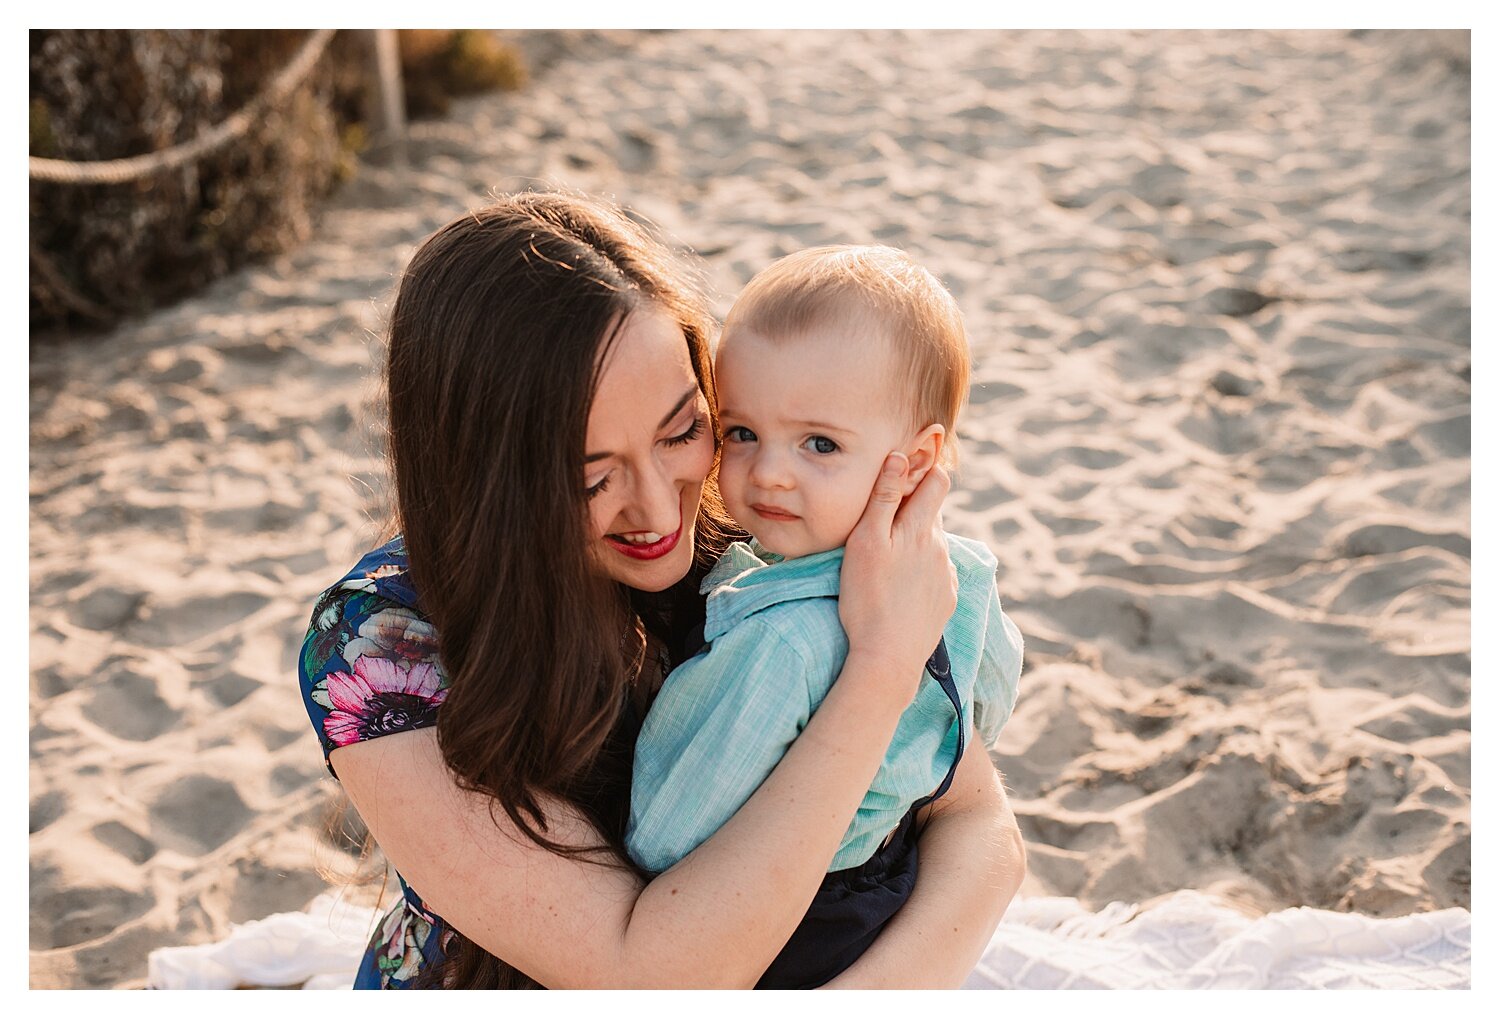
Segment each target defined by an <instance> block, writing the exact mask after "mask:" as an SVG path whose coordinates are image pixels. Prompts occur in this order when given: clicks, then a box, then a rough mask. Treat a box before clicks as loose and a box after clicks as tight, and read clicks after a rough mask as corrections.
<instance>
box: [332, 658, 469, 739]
mask: <svg viewBox="0 0 1500 1019" xmlns="http://www.w3.org/2000/svg"><path fill="white" fill-rule="evenodd" d="M324 682H325V684H326V685H325V688H324V690H323V693H324V695H325V696H326V698H327V700H328V703H329V704H330V705H331V707H332V710H331V711H330V712H329V714H328V717H327V718H325V719H323V731H324V732H325V733H327V734H328V738H329V740H330V741H331V742H332V743H333V745H334V746H336V747H343V746H348V745H349V744H350V743H358V742H359V741H360V740H366V739H374V738H376V737H379V736H384V735H386V734H388V733H393V732H405V731H406V730H408V729H418V728H421V727H422V726H425V725H431V724H432V723H433V720H434V719H435V717H436V715H437V708H438V705H439V704H441V703H443V700H444V699H445V698H446V697H447V696H448V691H447V690H445V689H443V686H442V676H441V675H440V674H439V673H438V670H437V669H436V668H435V667H434V666H433V665H432V664H431V663H429V662H418V663H416V664H414V665H411V666H404V665H401V664H399V663H397V662H393V661H391V660H390V659H387V658H363V657H362V658H358V659H355V662H354V673H353V674H352V675H351V674H349V673H347V672H330V673H329V674H328V678H327V680H325V681H324Z"/></svg>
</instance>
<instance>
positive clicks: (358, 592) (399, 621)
mask: <svg viewBox="0 0 1500 1019" xmlns="http://www.w3.org/2000/svg"><path fill="white" fill-rule="evenodd" d="M400 541H401V539H400V538H396V539H393V540H392V541H390V542H388V543H387V544H385V545H382V546H381V547H380V548H378V549H376V550H375V551H373V552H371V553H369V554H368V555H366V556H365V557H364V558H363V559H361V560H360V561H359V563H358V564H357V565H356V566H355V567H354V569H352V570H350V571H349V573H348V574H346V575H345V576H344V578H343V579H342V580H340V581H339V582H338V583H336V584H334V585H333V586H332V587H330V588H328V590H326V591H324V592H323V594H322V595H321V596H320V597H319V598H318V602H317V605H316V606H315V607H314V608H313V616H312V624H311V625H310V626H309V627H308V631H307V635H306V637H305V638H303V642H302V658H301V662H300V673H301V676H300V678H301V681H302V698H303V703H304V705H305V706H306V708H307V714H308V717H309V718H310V719H311V721H312V725H313V729H314V731H315V732H317V734H318V739H319V741H320V742H321V743H322V744H323V762H324V764H325V765H327V766H328V770H329V773H330V774H333V766H332V765H331V764H328V756H329V754H331V753H333V751H334V750H336V749H338V748H339V747H342V746H348V745H349V744H351V743H358V742H360V741H361V740H367V739H376V738H378V737H381V736H387V735H390V734H391V733H393V732H406V731H408V730H411V729H421V728H425V727H427V726H430V725H436V724H437V711H438V707H439V705H441V704H442V703H443V699H444V698H445V697H446V696H447V691H448V677H447V676H446V675H445V674H444V672H443V667H442V663H441V662H440V661H439V660H438V654H437V634H436V632H435V631H434V630H433V628H432V624H431V623H429V622H428V621H427V619H426V617H424V616H423V615H422V614H421V611H420V609H419V608H418V606H417V598H416V592H415V591H414V590H413V589H412V587H411V585H410V582H409V580H408V578H407V574H406V553H405V550H404V549H403V548H402V547H401V544H400ZM334 777H335V778H337V777H338V776H337V775H336V774H335V775H334Z"/></svg>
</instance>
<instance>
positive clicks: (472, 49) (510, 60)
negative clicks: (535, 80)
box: [399, 29, 526, 118]
mask: <svg viewBox="0 0 1500 1019" xmlns="http://www.w3.org/2000/svg"><path fill="white" fill-rule="evenodd" d="M399 38H400V43H401V77H402V81H403V82H404V83H405V86H406V88H405V93H406V113H407V116H409V117H412V118H418V117H441V116H443V115H444V114H446V113H447V112H448V106H449V102H450V100H451V99H452V98H453V97H454V96H466V95H474V94H476V93H479V92H489V91H493V90H495V89H504V90H507V91H508V90H513V89H518V88H520V87H521V86H522V85H524V84H526V65H525V63H524V62H523V61H522V59H521V55H520V53H519V52H517V50H516V49H515V48H514V47H512V46H507V45H506V44H505V43H503V42H501V41H500V40H499V39H497V38H496V37H495V36H494V34H493V33H491V32H486V31H480V30H477V29H402V30H401V33H400V36H399Z"/></svg>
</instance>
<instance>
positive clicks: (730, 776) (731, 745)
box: [625, 619, 812, 873]
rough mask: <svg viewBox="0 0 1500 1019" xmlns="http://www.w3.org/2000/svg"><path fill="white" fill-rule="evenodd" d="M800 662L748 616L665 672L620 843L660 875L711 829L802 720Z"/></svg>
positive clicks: (766, 769)
mask: <svg viewBox="0 0 1500 1019" xmlns="http://www.w3.org/2000/svg"><path fill="white" fill-rule="evenodd" d="M806 675H807V667H806V664H805V662H804V661H803V659H802V656H801V655H800V654H798V652H797V650H796V649H795V648H794V647H792V646H791V645H790V644H789V643H787V641H786V639H785V638H784V637H782V636H781V635H780V634H779V633H777V632H776V631H775V630H774V629H773V628H771V627H769V626H766V625H765V624H763V623H762V622H760V621H759V620H757V619H749V620H746V621H745V622H743V623H741V624H740V625H738V626H736V627H734V628H733V629H732V630H730V631H729V632H728V633H725V634H723V635H722V636H720V637H719V638H718V639H717V640H716V641H714V643H713V645H712V646H711V647H710V648H709V650H708V651H707V652H705V653H703V654H701V655H698V656H697V657H695V658H692V659H689V660H688V661H686V662H684V663H683V664H682V665H680V666H678V667H677V668H676V669H674V670H673V671H672V674H671V675H670V676H668V677H667V680H666V682H665V683H664V684H663V685H662V688H661V692H660V693H658V694H657V695H656V700H655V702H654V703H653V704H652V705H651V711H650V713H649V714H648V715H647V716H646V722H645V724H644V725H643V726H642V727H641V735H640V738H639V739H638V740H637V741H636V753H635V767H634V774H633V776H632V781H631V788H630V825H629V828H628V830H627V832H626V837H625V845H626V849H627V850H628V851H629V853H630V856H631V858H632V859H633V860H635V862H636V863H637V864H639V865H640V866H642V867H644V868H646V869H647V870H649V871H651V872H653V873H660V872H661V871H664V870H666V869H667V868H669V867H671V866H672V865H673V864H675V863H676V862H677V861H678V860H680V859H682V858H683V857H684V856H686V855H687V854H688V853H690V852H692V851H693V850H694V849H696V848H697V847H698V846H699V845H700V844H701V843H702V842H704V841H705V840H706V839H708V837H709V836H711V835H712V834H713V833H714V832H716V831H718V830H719V828H720V826H722V825H723V824H724V823H725V822H726V821H728V820H729V819H730V818H731V817H733V816H734V814H735V812H736V811H738V810H739V809H740V807H741V806H742V805H743V804H744V803H745V801H746V800H748V799H749V798H750V796H751V795H752V794H753V793H754V792H755V790H756V789H758V788H759V787H760V784H761V782H763V781H764V780H765V778H766V776H767V775H769V774H770V773H771V771H772V770H773V769H774V768H775V767H776V764H777V762H779V761H780V760H781V758H782V755H784V754H785V753H786V751H787V748H788V747H790V746H791V745H792V742H793V741H794V740H795V739H796V738H797V735H798V734H799V733H800V732H801V731H802V729H803V728H804V727H805V726H806V725H807V722H808V719H809V718H810V717H811V715H812V705H811V702H810V697H809V693H808V685H807V680H806Z"/></svg>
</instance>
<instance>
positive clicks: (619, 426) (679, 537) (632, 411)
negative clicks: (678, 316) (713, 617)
mask: <svg viewBox="0 0 1500 1019" xmlns="http://www.w3.org/2000/svg"><path fill="white" fill-rule="evenodd" d="M713 459H714V437H713V428H712V425H711V424H710V422H709V417H708V403H707V401H706V400H705V398H704V396H703V392H702V390H700V389H699V388H698V377H697V376H696V375H694V374H693V363H692V361H691V360H690V359H689V357H688V346H687V339H686V337H684V336H683V333H682V328H681V327H680V326H678V325H677V323H676V321H674V320H673V319H672V318H671V317H670V316H668V315H667V314H666V313H665V312H663V311H662V310H661V309H659V308H656V307H653V306H651V305H649V304H648V305H643V306H642V307H641V308H639V309H637V310H636V311H635V312H633V313H632V314H631V315H630V317H629V318H627V319H626V320H625V322H624V324H623V325H622V326H621V328H620V332H619V335H618V336H617V337H616V339H615V343H614V345H613V347H612V348H611V349H610V351H609V353H608V355H607V356H606V360H605V363H604V370H603V372H602V374H601V376H600V379H599V388H598V391H597V392H596V393H595V395H594V405H593V407H592V408H590V410H589V424H588V437H587V440H586V443H585V446H584V466H583V473H584V476H583V485H584V487H585V489H586V490H587V493H588V500H589V522H590V530H589V548H590V555H591V557H592V558H593V560H594V562H595V564H596V565H597V566H598V568H599V571H600V572H601V573H603V574H604V575H605V576H607V577H609V578H610V579H612V580H617V581H619V582H620V583H622V584H626V585H628V586H630V587H634V588H637V589H639V590H642V591H661V590H665V589H666V588H668V587H671V586H672V585H673V584H675V583H676V582H677V581H679V580H681V579H682V578H683V577H684V576H686V575H687V571H688V567H689V566H691V565H692V562H693V537H694V534H693V531H694V526H695V524H696V522H697V519H698V500H699V498H700V497H701V496H702V494H703V482H704V479H705V478H707V477H708V472H709V468H710V467H712V465H713Z"/></svg>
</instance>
